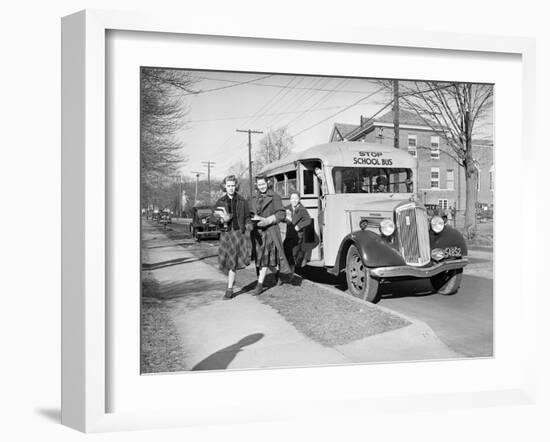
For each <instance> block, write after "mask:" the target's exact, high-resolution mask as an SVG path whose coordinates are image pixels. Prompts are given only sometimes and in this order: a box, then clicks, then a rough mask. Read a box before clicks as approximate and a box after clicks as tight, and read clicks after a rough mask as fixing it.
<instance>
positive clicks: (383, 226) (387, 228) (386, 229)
mask: <svg viewBox="0 0 550 442" xmlns="http://www.w3.org/2000/svg"><path fill="white" fill-rule="evenodd" d="M380 232H381V233H382V235H385V236H390V235H392V234H393V232H395V224H394V223H393V221H392V220H391V219H389V218H386V219H383V220H382V221H381V222H380Z"/></svg>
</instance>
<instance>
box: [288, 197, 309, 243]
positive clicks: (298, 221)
mask: <svg viewBox="0 0 550 442" xmlns="http://www.w3.org/2000/svg"><path fill="white" fill-rule="evenodd" d="M285 209H286V210H290V212H291V213H292V205H290V204H289V205H288V206H286V207H285ZM285 222H286V224H287V228H286V237H287V238H289V237H296V236H297V234H298V232H297V231H296V228H295V227H296V226H297V227H298V231H299V232H303V230H304V228H305V227H307V226H309V224H310V223H311V217H310V216H309V213H308V211H307V209H306V208H305V207H304V206H302V204H300V203H298V205H297V206H296V209H294V213H292V220H290V221H289V220H288V218H285Z"/></svg>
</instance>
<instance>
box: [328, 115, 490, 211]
mask: <svg viewBox="0 0 550 442" xmlns="http://www.w3.org/2000/svg"><path fill="white" fill-rule="evenodd" d="M393 120H394V113H393V111H389V112H386V113H385V114H383V115H381V116H380V117H374V118H366V117H364V116H361V117H360V124H358V125H353V124H342V123H336V124H334V127H333V129H332V133H331V135H330V141H363V142H367V143H380V144H384V145H389V146H393V143H394V140H393V138H394V121H393ZM399 148H400V149H403V150H407V151H408V152H409V153H410V154H411V155H412V156H414V157H416V158H418V192H419V194H420V197H421V198H422V199H423V201H424V203H425V204H437V205H439V206H441V207H442V208H443V209H445V210H449V209H450V208H451V207H456V208H457V209H458V210H463V209H464V207H465V201H466V191H465V189H466V187H465V178H464V171H463V168H462V167H460V166H459V164H458V163H457V162H456V161H455V159H454V158H453V153H452V150H451V148H450V147H449V146H448V145H447V143H446V142H445V139H443V138H441V137H440V136H438V135H437V134H436V133H434V131H433V130H432V129H431V128H430V127H429V126H426V124H425V123H424V122H423V121H422V119H421V118H420V117H418V116H417V115H416V114H413V113H411V112H407V111H400V112H399ZM473 150H474V159H475V161H476V165H477V169H478V183H477V184H478V185H477V190H478V195H477V201H478V202H480V203H484V204H487V205H492V203H493V190H494V189H493V184H494V166H493V142H492V141H489V140H474V143H473Z"/></svg>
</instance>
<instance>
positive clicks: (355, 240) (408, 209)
mask: <svg viewBox="0 0 550 442" xmlns="http://www.w3.org/2000/svg"><path fill="white" fill-rule="evenodd" d="M262 173H263V174H265V175H267V176H268V177H269V178H271V180H272V182H273V187H274V190H275V191H276V192H277V193H278V194H279V195H281V196H282V198H283V203H284V204H288V199H289V197H290V194H291V193H292V192H295V191H297V192H298V193H299V194H300V197H301V200H302V204H303V205H304V207H305V208H306V209H307V210H308V212H309V214H310V215H311V218H312V224H311V225H310V226H309V228H308V229H306V232H305V248H306V260H307V263H308V265H311V266H322V267H325V268H327V269H328V271H329V272H331V273H332V274H334V275H338V274H340V272H342V271H345V273H346V279H347V283H348V288H349V290H350V292H351V293H352V294H353V295H354V296H358V297H360V298H362V299H365V300H367V301H370V302H377V301H378V299H379V296H380V291H379V286H380V283H381V282H382V281H385V282H391V281H392V280H394V279H399V280H403V279H404V278H411V279H414V278H430V280H431V283H432V286H433V287H434V290H436V291H437V292H438V293H441V294H447V295H450V294H454V293H456V292H457V291H458V289H459V287H460V283H461V280H462V270H463V268H464V266H466V264H467V262H468V261H467V259H466V258H465V256H466V255H467V248H466V242H465V240H464V237H463V236H462V234H461V233H460V232H458V231H457V230H455V229H453V228H452V227H450V226H449V225H448V224H445V222H444V221H443V219H442V218H441V217H439V216H434V217H433V218H432V219H431V220H429V219H428V216H427V213H426V208H425V207H424V205H423V204H422V203H421V202H420V201H419V199H418V198H417V197H416V192H417V160H416V159H415V158H414V157H413V156H411V155H410V154H409V153H408V152H405V151H400V150H399V149H395V148H393V147H388V146H381V145H378V144H368V143H362V142H361V143H354V142H341V143H329V144H322V145H319V146H315V147H312V148H310V149H307V150H305V151H302V152H299V153H294V154H291V155H289V156H288V157H286V158H284V159H282V160H279V161H276V162H273V163H271V164H269V165H267V166H266V167H265V168H264V169H263V170H262ZM284 229H285V226H284V225H283V224H281V230H282V231H284Z"/></svg>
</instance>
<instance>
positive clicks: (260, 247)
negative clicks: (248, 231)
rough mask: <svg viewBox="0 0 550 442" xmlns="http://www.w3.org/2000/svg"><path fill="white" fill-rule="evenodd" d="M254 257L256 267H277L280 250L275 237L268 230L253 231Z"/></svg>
mask: <svg viewBox="0 0 550 442" xmlns="http://www.w3.org/2000/svg"><path fill="white" fill-rule="evenodd" d="M252 246H253V250H252V257H253V259H254V261H255V262H256V267H268V266H269V267H277V266H278V265H279V260H280V258H281V257H280V256H279V250H278V249H277V245H276V244H275V241H273V237H272V236H271V235H270V234H269V232H268V231H267V230H261V229H258V230H253V231H252Z"/></svg>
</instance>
